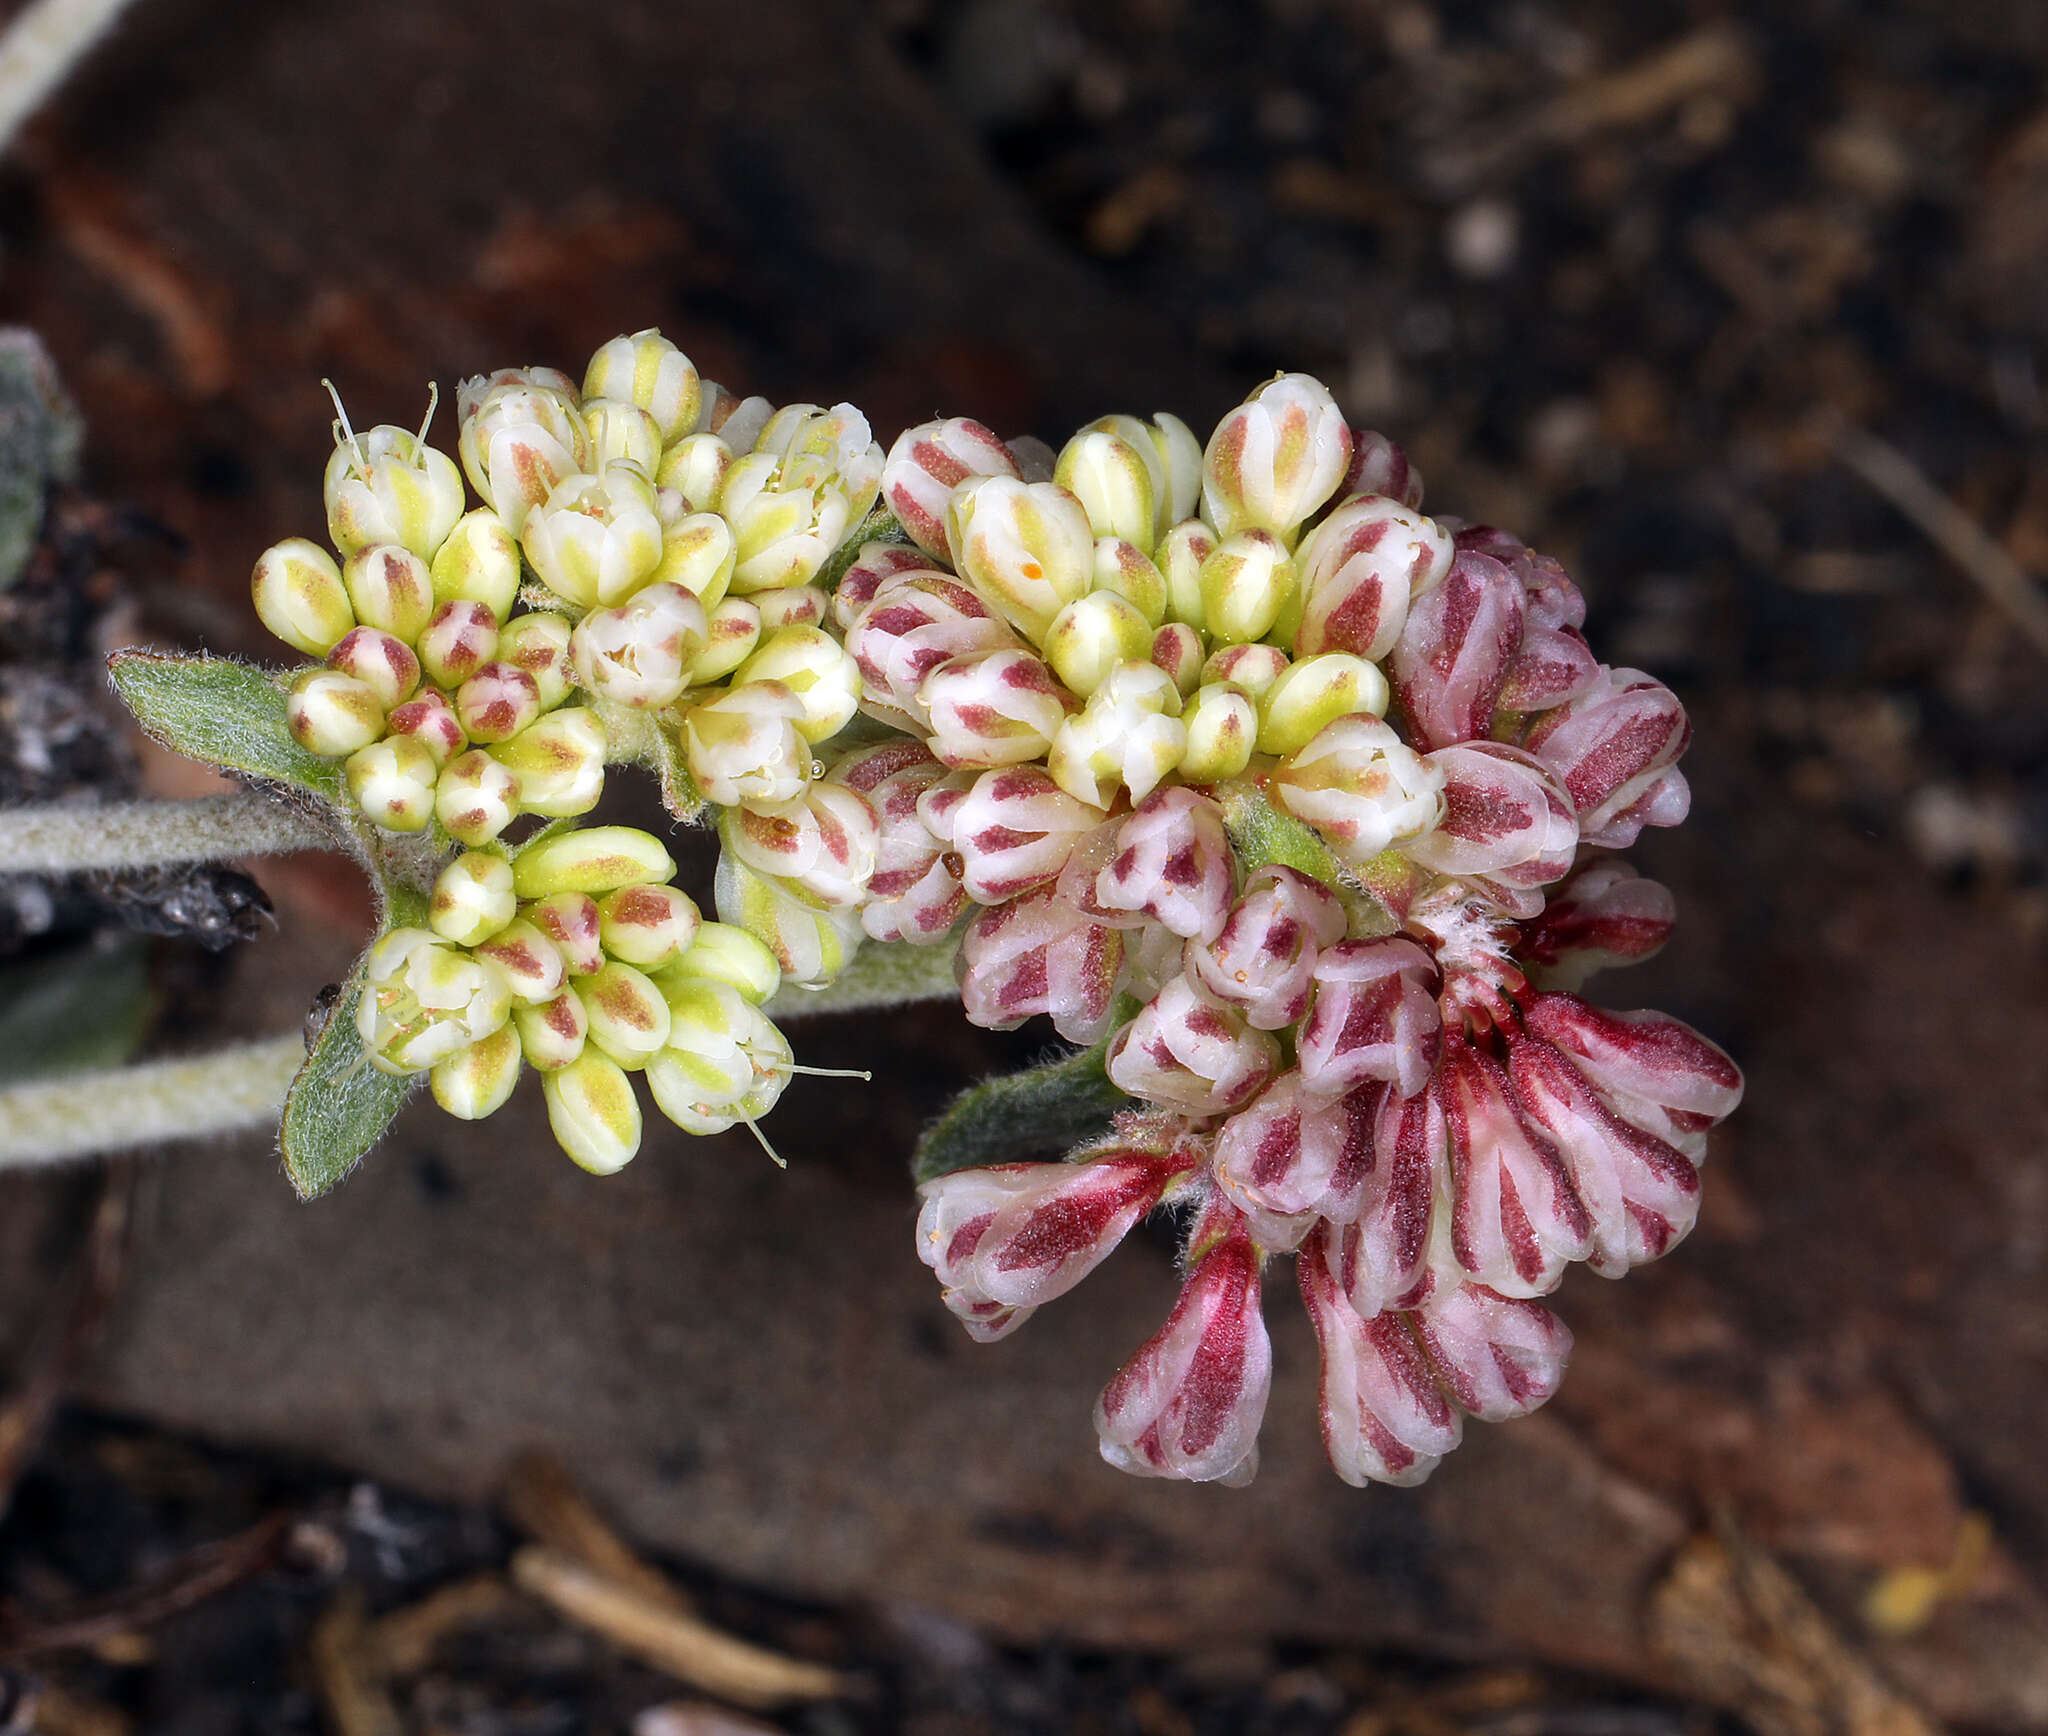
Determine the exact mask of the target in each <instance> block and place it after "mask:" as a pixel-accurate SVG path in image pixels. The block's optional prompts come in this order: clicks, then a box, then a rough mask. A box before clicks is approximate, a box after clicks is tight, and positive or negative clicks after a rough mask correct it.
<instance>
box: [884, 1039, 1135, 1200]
mask: <svg viewBox="0 0 2048 1736" xmlns="http://www.w3.org/2000/svg"><path fill="white" fill-rule="evenodd" d="M1108 1053H1109V1044H1108V1043H1107V1042H1106V1041H1105V1042H1101V1043H1097V1044H1096V1045H1095V1047H1094V1048H1092V1049H1082V1050H1080V1051H1078V1052H1077V1053H1075V1054H1071V1055H1065V1056H1062V1057H1061V1058H1060V1059H1059V1060H1057V1061H1048V1062H1046V1063H1045V1064H1044V1065H1042V1066H1038V1067H1027V1068H1026V1069H1025V1070H1024V1071H1023V1072H1021V1073H1010V1074H1006V1075H1004V1076H1003V1077H1002V1078H1000V1079H990V1080H987V1081H985V1082H984V1083H982V1084H980V1085H970V1086H968V1088H967V1089H966V1090H965V1091H963V1092H961V1093H960V1095H959V1096H958V1097H956V1098H954V1099H953V1101H952V1103H951V1105H949V1106H948V1108H947V1110H946V1112H945V1114H943V1115H941V1116H940V1117H939V1118H938V1120H937V1121H935V1122H933V1123H932V1125H931V1126H930V1127H929V1128H927V1129H926V1130H925V1134H924V1137H923V1138H922V1139H920V1140H919V1141H918V1142H917V1151H916V1153H915V1155H914V1156H913V1157H912V1158H911V1164H910V1167H911V1175H912V1177H913V1179H915V1180H916V1181H918V1182H927V1181H932V1180H934V1179H935V1178H937V1177H939V1176H942V1175H951V1174H952V1173H953V1172H954V1171H955V1170H959V1169H984V1168H986V1167H987V1166H988V1165H990V1164H995V1163H1015V1162H1017V1161H1019V1160H1020V1159H1023V1158H1029V1157H1043V1156H1045V1155H1046V1154H1047V1153H1049V1152H1052V1151H1055V1150H1057V1151H1066V1150H1069V1149H1071V1148H1072V1147H1073V1146H1076V1145H1079V1144H1082V1143H1083V1142H1084V1141H1086V1140H1090V1139H1093V1138H1096V1137H1097V1136H1098V1135H1100V1134H1101V1133H1102V1132H1103V1131H1104V1130H1105V1129H1107V1128H1108V1126H1109V1120H1110V1117H1111V1116H1112V1115H1114V1114H1115V1113H1116V1112H1117V1111H1118V1110H1119V1109H1122V1108H1124V1107H1125V1106H1126V1105H1127V1104H1128V1103H1129V1102H1130V1099H1129V1098H1128V1097H1126V1096H1125V1095H1124V1094H1123V1092H1121V1091H1119V1090H1118V1089H1117V1088H1116V1087H1115V1086H1114V1085H1112V1084H1111V1083H1110V1081H1109V1075H1108V1073H1107V1072H1106V1071H1104V1062H1105V1060H1106V1059H1107V1056H1108Z"/></svg>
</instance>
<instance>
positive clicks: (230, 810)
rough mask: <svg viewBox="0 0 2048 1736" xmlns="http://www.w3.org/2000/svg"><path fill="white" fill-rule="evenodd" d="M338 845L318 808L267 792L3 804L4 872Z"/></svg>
mask: <svg viewBox="0 0 2048 1736" xmlns="http://www.w3.org/2000/svg"><path fill="white" fill-rule="evenodd" d="M334 848H336V844H335V840H334V839H333V838H332V837H331V836H330V835H329V834H328V833H327V832H325V831H323V830H322V829H321V828H320V826H319V824H318V823H317V822H316V821H315V820H314V819H313V818H312V817H311V815H309V814H307V813H306V812H305V811H304V810H302V809H295V808H292V807H289V806H287V805H286V804H284V803H282V802H279V801H275V800H273V799H272V798H270V797H268V796H256V795H232V796H201V797H200V798H198V799H197V800H196V801H189V802H109V803H106V804H105V805H103V806H99V807H72V806H56V805H47V806H40V807H28V808H5V809H0V874H62V873H71V872H75V871H77V870H80V869H88V868H97V869H116V868H147V867H151V866H155V865H159V864H163V863H171V862H218V861H222V860H224V859H226V858H228V857H231V856H275V855H282V854H283V853H285V852H286V851H290V850H331V849H334Z"/></svg>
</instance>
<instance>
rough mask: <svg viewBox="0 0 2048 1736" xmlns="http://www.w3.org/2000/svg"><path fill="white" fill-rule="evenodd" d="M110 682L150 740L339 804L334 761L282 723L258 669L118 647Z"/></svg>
mask: <svg viewBox="0 0 2048 1736" xmlns="http://www.w3.org/2000/svg"><path fill="white" fill-rule="evenodd" d="M107 668H108V670H109V671H110V672H111V674H112V675H113V678H114V688H115V691H117V692H118V693H119V694H120V695H121V699H122V701H123V703H124V704H126V705H127V707H128V709H129V710H130V711H132V712H134V713H135V717H136V721H137V722H139V723H140V724H141V725H142V727H143V729H144V731H145V732H146V733H147V734H148V735H149V737H150V739H151V740H153V741H157V742H161V743H162V744H163V745H164V746H165V747H167V748H169V749H171V750H172V751H173V752H174V753H181V754H184V755H185V756H186V757H187V758H188V759H196V760H202V761H204V762H205V763H206V764H207V765H212V766H219V767H221V768H222V769H223V770H225V771H231V772H240V773H242V774H243V776H245V777H252V778H266V779H268V780H269V781H271V782H272V783H280V784H289V785H291V786H292V787H293V788H295V789H300V790H304V791H305V792H306V793H307V794H309V795H314V796H318V797H319V798H320V799H321V800H322V801H325V802H337V803H338V802H343V801H345V800H346V796H347V786H346V783H345V781H344V779H343V777H342V770H341V765H340V762H339V761H336V760H329V759H322V758H321V757H320V756H319V755H318V754H314V753H308V752H307V751H306V750H305V749H304V748H302V747H301V746H299V744H298V743H297V742H296V741H294V740H293V739H292V733H291V731H290V730H289V729H288V728H286V727H285V721H284V694H283V692H282V691H280V690H279V689H278V688H277V687H276V686H274V685H273V684H272V682H271V680H270V678H269V676H267V675H265V674H264V672H263V671H262V670H260V669H257V668H254V667H252V666H251V665H249V664H247V663H237V662H235V661H233V660H232V659H230V658H226V657H174V656H166V655H165V654H163V653H162V652H157V651H140V650H128V651H116V652H115V653H114V654H113V656H112V657H110V658H108V659H107Z"/></svg>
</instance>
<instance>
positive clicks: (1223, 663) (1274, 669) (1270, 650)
mask: <svg viewBox="0 0 2048 1736" xmlns="http://www.w3.org/2000/svg"><path fill="white" fill-rule="evenodd" d="M1289 662H1290V659H1289V658H1288V655H1287V653H1286V652H1285V651H1283V650H1281V649H1280V647H1279V646H1277V645H1226V646H1224V648H1223V649H1222V650H1221V651H1218V652H1217V653H1216V655H1215V656H1213V657H1211V658H1210V659H1209V661H1208V662H1207V663H1205V664H1203V665H1202V681H1203V683H1204V684H1205V685H1206V684H1208V683H1210V682H1216V681H1227V682H1229V683H1230V685H1231V686H1233V687H1235V688H1237V689H1239V690H1240V691H1241V692H1243V693H1246V694H1248V695H1249V696H1250V697H1251V698H1252V699H1253V700H1254V701H1257V700H1259V699H1261V698H1263V697H1264V696H1265V693H1266V690H1267V689H1268V688H1270V687H1271V686H1272V685H1273V683H1274V682H1276V681H1278V680H1279V679H1280V677H1281V676H1283V675H1285V674H1286V673H1287V670H1288V666H1289Z"/></svg>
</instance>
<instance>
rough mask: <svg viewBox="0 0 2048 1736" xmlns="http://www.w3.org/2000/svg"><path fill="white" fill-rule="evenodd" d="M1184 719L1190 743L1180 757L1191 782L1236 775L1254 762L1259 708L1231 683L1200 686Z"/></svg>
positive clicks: (1205, 781)
mask: <svg viewBox="0 0 2048 1736" xmlns="http://www.w3.org/2000/svg"><path fill="white" fill-rule="evenodd" d="M1181 722H1182V723H1183V724H1185V725H1186V726H1187V732H1188V745H1187V747H1186V749H1185V750H1184V751H1183V752H1182V754H1181V756H1180V775H1181V776H1182V777H1183V778H1185V779H1187V781H1188V782H1189V783H1196V784H1206V783H1215V782H1216V781H1218V780H1219V779H1222V778H1234V777H1236V776H1238V775H1239V773H1241V772H1242V771H1243V770H1244V769H1245V767H1246V766H1248V765H1250V764H1251V760H1252V742H1253V739H1254V737H1255V736H1256V735H1257V733H1258V727H1259V715H1258V710H1257V708H1256V707H1255V706H1254V705H1253V704H1252V702H1251V700H1250V699H1249V698H1248V697H1247V696H1246V695H1245V694H1244V693H1242V692H1240V691H1239V690H1238V689H1237V688H1235V687H1232V686H1231V685H1229V683H1227V682H1221V681H1219V682H1214V683H1212V684H1211V685H1209V686H1207V687H1203V688H1199V689H1197V690H1196V693H1195V696H1194V698H1193V699H1191V700H1189V701H1188V708H1187V710H1186V711H1184V712H1182V713H1181Z"/></svg>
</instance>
